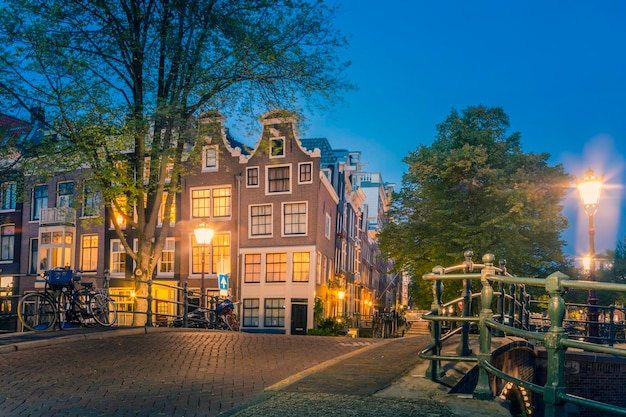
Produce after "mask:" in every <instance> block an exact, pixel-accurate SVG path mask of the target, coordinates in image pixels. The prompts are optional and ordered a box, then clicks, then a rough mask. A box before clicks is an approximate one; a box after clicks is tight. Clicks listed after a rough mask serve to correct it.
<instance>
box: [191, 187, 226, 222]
mask: <svg viewBox="0 0 626 417" xmlns="http://www.w3.org/2000/svg"><path fill="white" fill-rule="evenodd" d="M231 207H232V189H231V187H218V188H201V189H195V190H191V218H192V219H206V218H211V217H213V218H220V217H230V216H231Z"/></svg>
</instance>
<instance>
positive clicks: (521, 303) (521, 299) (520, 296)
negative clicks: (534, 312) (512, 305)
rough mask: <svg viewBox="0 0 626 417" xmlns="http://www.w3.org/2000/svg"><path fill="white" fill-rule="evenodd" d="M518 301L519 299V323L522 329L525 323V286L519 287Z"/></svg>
mask: <svg viewBox="0 0 626 417" xmlns="http://www.w3.org/2000/svg"><path fill="white" fill-rule="evenodd" d="M518 291H519V293H518V299H519V310H518V311H517V321H518V322H519V325H520V327H522V324H523V323H524V286H523V285H519V286H518Z"/></svg>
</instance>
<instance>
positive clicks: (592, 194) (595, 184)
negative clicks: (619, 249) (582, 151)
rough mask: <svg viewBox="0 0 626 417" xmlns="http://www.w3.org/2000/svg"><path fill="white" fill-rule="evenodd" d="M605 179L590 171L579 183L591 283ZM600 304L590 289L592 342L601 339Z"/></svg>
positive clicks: (589, 334) (594, 291)
mask: <svg viewBox="0 0 626 417" xmlns="http://www.w3.org/2000/svg"><path fill="white" fill-rule="evenodd" d="M602 181H603V178H598V177H596V176H595V175H594V173H593V171H592V170H591V169H588V170H587V172H586V173H585V176H584V178H583V179H582V180H581V181H578V192H579V193H580V198H581V199H582V201H583V206H584V207H585V213H587V217H588V218H589V253H588V254H587V257H586V258H587V260H586V261H585V262H584V263H585V265H584V267H585V269H586V270H588V271H589V281H595V280H596V273H595V269H596V268H595V256H596V248H595V242H594V237H595V228H594V225H593V217H594V215H595V214H596V211H598V203H599V202H600V190H601V189H602ZM597 303H598V297H597V296H596V290H595V289H589V290H588V291H587V320H588V321H589V322H590V323H589V326H588V327H587V329H588V330H587V336H589V339H590V341H594V342H597V341H598V339H597V338H598V337H599V332H598V309H597V307H596V305H597Z"/></svg>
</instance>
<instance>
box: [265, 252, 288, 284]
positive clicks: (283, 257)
mask: <svg viewBox="0 0 626 417" xmlns="http://www.w3.org/2000/svg"><path fill="white" fill-rule="evenodd" d="M266 267H267V274H266V278H265V280H266V281H267V282H285V281H286V280H287V254H286V253H268V254H267V262H266Z"/></svg>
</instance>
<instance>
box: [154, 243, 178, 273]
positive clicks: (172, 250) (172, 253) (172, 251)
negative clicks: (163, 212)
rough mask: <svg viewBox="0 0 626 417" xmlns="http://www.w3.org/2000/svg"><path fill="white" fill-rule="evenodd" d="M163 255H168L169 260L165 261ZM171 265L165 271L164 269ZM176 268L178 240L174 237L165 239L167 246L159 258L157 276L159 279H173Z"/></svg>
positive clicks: (164, 246) (165, 245)
mask: <svg viewBox="0 0 626 417" xmlns="http://www.w3.org/2000/svg"><path fill="white" fill-rule="evenodd" d="M163 255H166V257H167V258H168V259H167V260H164V259H163ZM167 265H170V267H169V268H166V269H167V270H165V271H164V270H163V268H164V267H166V266H167ZM175 268H176V239H174V238H173V237H168V238H165V244H164V245H163V250H162V251H161V256H160V257H159V265H158V270H157V276H159V277H173V276H174V269H175Z"/></svg>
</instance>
